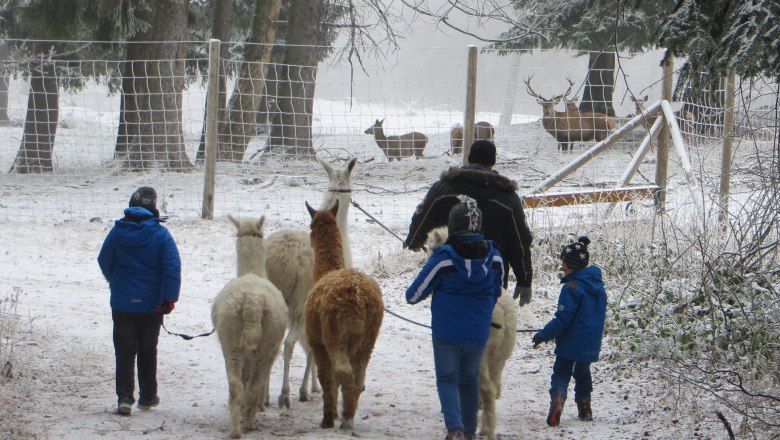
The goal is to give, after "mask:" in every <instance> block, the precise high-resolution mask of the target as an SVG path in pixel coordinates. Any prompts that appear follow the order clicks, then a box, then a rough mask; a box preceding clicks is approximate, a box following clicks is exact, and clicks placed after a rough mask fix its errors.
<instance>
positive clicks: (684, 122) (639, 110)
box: [631, 95, 696, 135]
mask: <svg viewBox="0 0 780 440" xmlns="http://www.w3.org/2000/svg"><path fill="white" fill-rule="evenodd" d="M647 99H648V95H645V96H644V97H643V98H636V97H634V96H633V95H632V96H631V100H632V101H634V106H635V107H636V114H638V115H640V114H643V113H645V104H647ZM674 116H675V117H676V118H677V121H678V122H679V124H680V131H681V132H682V133H683V134H686V135H692V134H693V133H694V131H695V124H696V115H695V114H693V112H692V111H690V110H684V109H680V110H677V111H676V112H674ZM644 119H645V120H644V122H645V128H646V129H649V128H650V127H651V126H652V125H653V124H654V123H655V121H656V119H658V114H655V115H653V116H646V117H645V118H644Z"/></svg>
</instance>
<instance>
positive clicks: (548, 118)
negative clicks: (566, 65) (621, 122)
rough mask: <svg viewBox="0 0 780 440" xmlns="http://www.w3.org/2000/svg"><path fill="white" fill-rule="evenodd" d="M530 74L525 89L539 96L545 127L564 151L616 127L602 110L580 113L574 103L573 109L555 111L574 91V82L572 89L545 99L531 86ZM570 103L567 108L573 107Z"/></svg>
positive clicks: (570, 83) (601, 137)
mask: <svg viewBox="0 0 780 440" xmlns="http://www.w3.org/2000/svg"><path fill="white" fill-rule="evenodd" d="M532 78H533V75H532V76H530V77H528V78H527V79H526V80H525V81H524V82H525V85H526V91H527V92H528V94H529V95H530V96H533V97H534V98H536V102H538V103H539V104H540V105H541V106H542V112H543V116H542V126H543V127H544V129H545V130H546V131H547V132H548V133H550V134H551V135H552V136H553V137H554V138H555V139H556V140H557V141H558V149H559V150H562V151H568V150H571V146H572V144H573V143H574V142H587V141H592V140H596V141H602V140H604V139H605V138H606V137H607V136H608V135H609V132H610V131H612V130H614V128H615V120H614V119H612V118H610V117H609V116H607V115H605V114H603V113H589V112H588V113H580V112H579V111H577V110H576V106H574V104H573V103H571V106H574V109H573V110H574V111H565V112H559V111H555V106H556V105H557V104H558V103H559V102H561V101H562V100H565V99H566V97H567V96H569V94H570V93H571V89H572V87H573V86H574V82H573V81H572V80H570V79H568V78H566V81H568V83H569V88H568V89H567V90H566V92H564V93H562V94H560V95H555V96H553V97H552V98H549V99H548V98H544V97H542V96H540V95H539V94H538V93H536V92H534V90H533V88H531V79H532ZM571 106H569V105H568V104H567V107H571Z"/></svg>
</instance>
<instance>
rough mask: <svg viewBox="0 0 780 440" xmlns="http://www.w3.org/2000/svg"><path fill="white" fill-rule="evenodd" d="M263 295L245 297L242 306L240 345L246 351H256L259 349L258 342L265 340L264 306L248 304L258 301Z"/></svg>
mask: <svg viewBox="0 0 780 440" xmlns="http://www.w3.org/2000/svg"><path fill="white" fill-rule="evenodd" d="M258 300H260V302H262V298H261V297H248V298H245V299H244V305H243V307H241V312H240V315H241V318H240V319H241V323H242V326H241V335H240V336H239V347H243V349H244V350H246V351H250V352H253V351H256V350H257V349H258V347H257V344H258V342H260V341H262V340H263V313H262V312H261V313H258V311H262V310H263V309H264V306H263V305H262V304H247V303H249V302H253V303H256V302H258Z"/></svg>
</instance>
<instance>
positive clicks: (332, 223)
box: [306, 202, 384, 430]
mask: <svg viewBox="0 0 780 440" xmlns="http://www.w3.org/2000/svg"><path fill="white" fill-rule="evenodd" d="M306 208H307V209H308V210H309V213H310V214H311V216H312V219H311V244H312V247H313V248H314V287H312V289H311V294H309V299H308V300H306V337H307V338H308V340H309V347H311V351H312V354H313V355H314V360H315V361H316V362H317V370H318V374H319V378H320V384H321V385H322V400H323V409H322V422H321V423H320V427H322V428H332V427H333V426H334V422H335V419H336V415H337V410H336V404H337V402H338V394H339V388H341V393H342V410H341V426H340V428H341V429H345V430H349V429H352V427H353V425H354V419H355V412H356V411H357V406H358V399H359V398H360V394H361V393H362V392H363V390H364V389H365V379H366V367H367V366H368V361H369V359H370V358H371V352H372V351H373V350H374V344H375V343H376V338H377V336H378V335H379V328H380V326H381V325H382V317H383V316H384V303H383V302H382V291H381V290H380V288H379V284H377V282H376V281H374V280H373V279H372V278H371V277H369V276H368V275H366V274H364V273H362V272H360V271H358V270H355V269H347V268H345V267H344V257H343V252H342V246H341V234H340V232H339V229H338V226H337V225H336V216H337V213H338V209H339V203H338V202H336V203H335V204H334V206H333V208H332V209H331V210H321V211H315V210H314V209H313V208H312V207H311V206H309V204H308V203H307V204H306Z"/></svg>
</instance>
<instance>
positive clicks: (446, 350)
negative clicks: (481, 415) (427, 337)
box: [433, 338, 486, 434]
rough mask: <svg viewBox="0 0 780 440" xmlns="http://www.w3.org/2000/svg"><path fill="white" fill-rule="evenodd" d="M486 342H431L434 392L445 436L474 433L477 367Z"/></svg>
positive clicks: (477, 396)
mask: <svg viewBox="0 0 780 440" xmlns="http://www.w3.org/2000/svg"><path fill="white" fill-rule="evenodd" d="M485 344H486V342H473V341H470V342H453V341H445V340H442V339H436V338H433V362H434V364H435V366H436V388H437V390H438V391H439V402H440V403H441V412H442V414H444V425H445V426H446V427H447V432H452V431H458V430H460V431H463V432H464V433H465V434H475V433H476V432H477V411H479V383H478V382H479V363H480V362H481V361H482V353H483V352H484V351H485Z"/></svg>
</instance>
